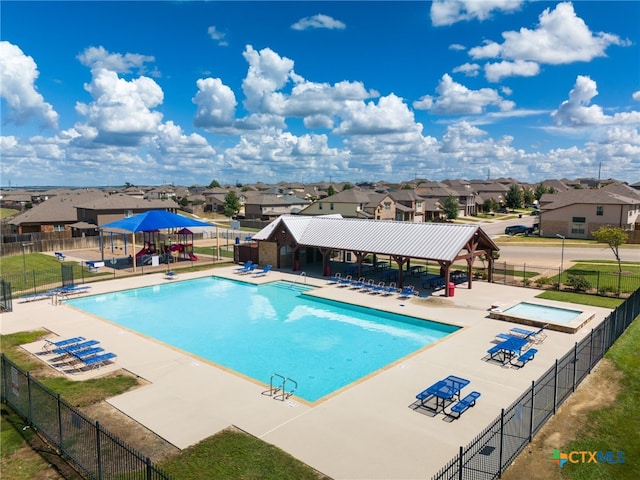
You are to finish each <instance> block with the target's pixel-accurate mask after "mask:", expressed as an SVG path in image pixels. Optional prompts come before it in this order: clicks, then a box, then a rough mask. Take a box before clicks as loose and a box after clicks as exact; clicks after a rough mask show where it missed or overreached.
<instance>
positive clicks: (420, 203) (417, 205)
mask: <svg viewBox="0 0 640 480" xmlns="http://www.w3.org/2000/svg"><path fill="white" fill-rule="evenodd" d="M416 209H417V210H422V202H416Z"/></svg>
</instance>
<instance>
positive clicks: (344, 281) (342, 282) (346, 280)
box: [338, 275, 351, 287]
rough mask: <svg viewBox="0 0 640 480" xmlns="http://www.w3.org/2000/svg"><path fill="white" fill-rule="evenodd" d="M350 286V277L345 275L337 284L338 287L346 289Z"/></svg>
mask: <svg viewBox="0 0 640 480" xmlns="http://www.w3.org/2000/svg"><path fill="white" fill-rule="evenodd" d="M349 285H351V275H347V276H346V277H344V278H343V279H341V280H340V281H339V282H338V286H339V287H348V286H349Z"/></svg>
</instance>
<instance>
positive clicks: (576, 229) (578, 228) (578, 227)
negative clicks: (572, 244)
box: [571, 223, 585, 235]
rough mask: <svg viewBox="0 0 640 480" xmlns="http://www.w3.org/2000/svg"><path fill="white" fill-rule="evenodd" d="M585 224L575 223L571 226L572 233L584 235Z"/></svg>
mask: <svg viewBox="0 0 640 480" xmlns="http://www.w3.org/2000/svg"><path fill="white" fill-rule="evenodd" d="M584 232H585V230H584V223H574V224H572V225H571V233H574V234H578V235H584Z"/></svg>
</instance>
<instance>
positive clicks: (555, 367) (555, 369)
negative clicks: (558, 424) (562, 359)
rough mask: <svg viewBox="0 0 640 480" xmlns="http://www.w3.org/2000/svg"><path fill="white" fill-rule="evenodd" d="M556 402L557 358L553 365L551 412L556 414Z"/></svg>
mask: <svg viewBox="0 0 640 480" xmlns="http://www.w3.org/2000/svg"><path fill="white" fill-rule="evenodd" d="M557 402H558V359H557V358H556V363H555V364H554V367H553V414H554V415H555V414H556V403H557Z"/></svg>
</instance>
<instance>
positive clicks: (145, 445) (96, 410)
mask: <svg viewBox="0 0 640 480" xmlns="http://www.w3.org/2000/svg"><path fill="white" fill-rule="evenodd" d="M82 411H83V413H85V414H86V415H87V416H89V418H95V419H98V421H99V422H100V425H101V427H102V428H104V429H105V430H107V431H108V432H109V433H111V434H112V435H115V436H116V437H118V438H120V439H122V440H124V441H125V443H126V444H127V445H128V446H129V447H132V448H133V449H134V450H136V451H137V452H138V453H140V454H142V455H144V456H145V457H149V458H150V459H151V461H152V462H153V463H158V462H160V461H161V460H164V459H166V458H170V457H172V456H174V455H177V454H178V453H180V449H178V448H177V447H175V446H174V445H172V444H170V443H169V442H167V441H166V440H164V439H163V438H162V437H160V436H158V435H156V434H155V433H153V432H152V431H151V430H149V429H148V428H146V427H145V426H144V425H141V424H140V423H138V422H136V421H135V420H133V419H132V418H131V417H129V416H127V415H125V414H124V413H122V412H121V411H120V410H118V409H117V408H115V407H113V406H112V405H111V404H109V403H107V402H99V403H96V404H94V405H91V406H89V407H86V408H83V409H82Z"/></svg>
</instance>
